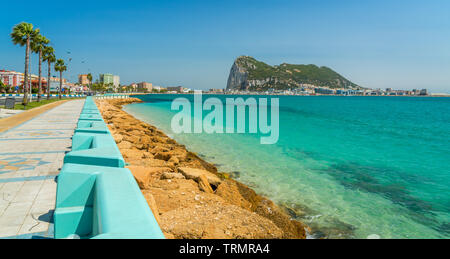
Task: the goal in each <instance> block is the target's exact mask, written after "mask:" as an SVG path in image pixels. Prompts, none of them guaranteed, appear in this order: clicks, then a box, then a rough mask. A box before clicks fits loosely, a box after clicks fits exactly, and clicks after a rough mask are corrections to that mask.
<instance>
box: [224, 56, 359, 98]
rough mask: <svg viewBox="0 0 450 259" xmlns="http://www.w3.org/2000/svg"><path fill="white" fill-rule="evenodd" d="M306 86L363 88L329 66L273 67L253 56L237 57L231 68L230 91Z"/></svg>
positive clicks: (283, 65) (228, 88) (285, 65)
mask: <svg viewBox="0 0 450 259" xmlns="http://www.w3.org/2000/svg"><path fill="white" fill-rule="evenodd" d="M302 85H303V86H305V85H314V86H326V87H329V88H361V87H359V86H358V85H356V84H354V83H352V82H351V81H349V80H347V79H346V78H344V77H343V76H341V75H340V74H338V73H336V72H335V71H333V70H332V69H330V68H328V67H318V66H316V65H291V64H285V63H284V64H281V65H279V66H270V65H268V64H266V63H264V62H261V61H258V60H256V59H254V58H253V57H248V56H241V57H239V58H237V59H236V61H235V62H234V64H233V67H232V68H231V71H230V76H229V78H228V84H227V90H250V91H265V90H268V89H270V88H273V89H276V90H286V89H295V88H298V87H302Z"/></svg>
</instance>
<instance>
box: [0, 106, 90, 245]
mask: <svg viewBox="0 0 450 259" xmlns="http://www.w3.org/2000/svg"><path fill="white" fill-rule="evenodd" d="M83 104H84V100H74V101H69V102H66V103H63V104H61V105H60V106H57V107H56V108H53V109H51V110H49V111H47V112H45V113H43V114H41V115H39V116H37V117H35V118H34V119H32V120H30V121H28V122H25V123H23V124H21V125H19V126H17V127H15V128H13V129H10V130H9V131H6V132H3V133H0V238H51V237H52V236H53V224H52V223H53V222H52V218H53V212H54V208H55V199H56V181H57V176H58V173H59V170H60V169H61V166H62V164H63V159H64V156H65V153H66V152H67V151H70V149H71V144H72V141H71V137H72V136H73V133H74V129H75V128H76V124H77V122H78V118H79V115H80V112H81V109H82V106H83Z"/></svg>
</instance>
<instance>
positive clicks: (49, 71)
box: [47, 60, 52, 100]
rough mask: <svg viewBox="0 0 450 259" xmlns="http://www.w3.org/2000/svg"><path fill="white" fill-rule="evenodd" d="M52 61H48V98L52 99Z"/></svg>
mask: <svg viewBox="0 0 450 259" xmlns="http://www.w3.org/2000/svg"><path fill="white" fill-rule="evenodd" d="M51 68H52V63H50V60H49V61H48V77H47V100H50V75H51Z"/></svg>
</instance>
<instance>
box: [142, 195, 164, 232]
mask: <svg viewBox="0 0 450 259" xmlns="http://www.w3.org/2000/svg"><path fill="white" fill-rule="evenodd" d="M143 194H144V197H145V200H147V203H148V206H149V207H150V209H151V210H152V212H153V216H155V219H156V221H157V222H158V224H159V225H160V224H161V219H160V218H159V210H158V206H156V201H155V198H154V197H153V195H152V194H151V193H150V192H148V191H144V192H143Z"/></svg>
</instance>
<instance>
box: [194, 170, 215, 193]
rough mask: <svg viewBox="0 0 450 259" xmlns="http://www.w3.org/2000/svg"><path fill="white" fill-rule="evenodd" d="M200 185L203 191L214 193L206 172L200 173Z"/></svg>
mask: <svg viewBox="0 0 450 259" xmlns="http://www.w3.org/2000/svg"><path fill="white" fill-rule="evenodd" d="M198 187H199V189H200V190H201V191H203V192H206V193H214V191H213V189H212V188H211V185H210V184H209V182H208V179H206V176H205V175H204V174H202V175H200V177H199V178H198Z"/></svg>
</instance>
